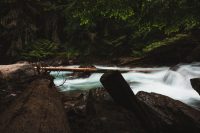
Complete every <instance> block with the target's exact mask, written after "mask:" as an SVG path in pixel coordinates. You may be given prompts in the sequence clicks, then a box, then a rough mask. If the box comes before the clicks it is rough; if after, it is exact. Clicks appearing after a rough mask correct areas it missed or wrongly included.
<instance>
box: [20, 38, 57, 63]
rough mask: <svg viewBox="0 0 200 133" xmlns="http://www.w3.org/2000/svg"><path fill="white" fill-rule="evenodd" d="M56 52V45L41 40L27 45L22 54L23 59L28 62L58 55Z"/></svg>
mask: <svg viewBox="0 0 200 133" xmlns="http://www.w3.org/2000/svg"><path fill="white" fill-rule="evenodd" d="M56 50H57V44H56V43H54V42H51V41H49V40H45V39H41V40H37V41H35V42H33V43H31V44H30V45H27V46H26V47H25V48H24V51H23V52H22V58H24V59H28V60H42V59H45V58H47V57H52V56H54V55H56Z"/></svg>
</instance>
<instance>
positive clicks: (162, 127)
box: [100, 71, 200, 133]
mask: <svg viewBox="0 0 200 133" xmlns="http://www.w3.org/2000/svg"><path fill="white" fill-rule="evenodd" d="M100 81H101V83H102V84H103V86H104V88H105V89H106V90H107V91H108V92H109V94H110V95H111V97H112V98H113V99H114V100H115V102H117V103H118V104H120V105H121V106H124V107H125V108H127V109H129V110H130V111H132V112H133V113H134V114H135V115H136V116H137V118H138V119H139V120H140V121H141V124H142V125H143V126H144V129H145V130H146V132H148V133H149V132H152V133H161V132H162V133H169V132H170V133H174V132H178V131H180V132H182V131H193V132H194V133H197V132H198V131H199V129H200V126H199V125H200V124H199V122H198V121H199V120H197V121H195V120H193V119H192V118H191V117H189V116H187V115H188V114H189V113H188V114H187V115H186V114H185V113H184V112H181V111H179V110H176V109H175V110H176V112H175V113H176V115H173V117H172V118H171V116H167V114H170V113H171V112H169V113H166V112H165V111H168V110H167V108H166V110H165V109H164V110H159V109H155V108H153V107H152V105H150V104H148V103H147V102H144V100H146V101H148V98H147V99H143V100H140V99H138V97H136V96H135V95H134V93H133V91H132V90H131V88H130V86H129V85H128V83H127V82H126V81H125V79H124V78H123V77H122V75H121V74H120V72H119V71H115V72H110V73H106V74H104V75H103V76H102V77H101V79H100ZM169 99H170V98H169ZM157 102H159V100H158V101H157ZM170 102H175V100H171V101H170ZM179 105H180V104H179ZM183 105H185V104H182V106H183ZM185 106H186V105H185ZM174 107H175V108H176V106H174ZM187 109H188V108H187ZM193 110H194V109H192V108H191V107H190V108H189V109H188V112H189V111H190V112H194V111H193ZM169 111H170V110H169ZM196 112H197V114H200V112H199V111H196ZM175 113H173V114H175ZM163 114H166V116H165V115H163ZM177 118H178V119H179V120H180V121H179V122H180V123H176V119H177ZM181 118H183V119H181ZM174 121H175V122H174ZM181 121H188V122H189V123H190V124H189V126H185V125H184V124H185V123H187V122H185V123H184V122H182V123H181ZM191 123H192V124H191Z"/></svg>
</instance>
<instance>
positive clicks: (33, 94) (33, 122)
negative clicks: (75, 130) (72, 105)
mask: <svg viewBox="0 0 200 133" xmlns="http://www.w3.org/2000/svg"><path fill="white" fill-rule="evenodd" d="M69 132H70V130H69V126H68V121H67V117H66V114H65V112H64V107H63V105H62V103H61V99H60V96H59V93H58V92H57V90H56V88H55V87H54V86H52V85H51V81H50V80H48V79H42V78H41V79H36V80H34V81H33V82H32V83H31V84H30V85H29V86H28V87H27V88H26V89H25V91H24V92H23V93H22V94H21V95H20V96H19V97H17V98H16V100H15V101H13V103H12V104H11V105H10V106H9V107H8V108H7V109H6V110H5V111H4V112H2V113H1V114H0V133H69Z"/></svg>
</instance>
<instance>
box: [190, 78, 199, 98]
mask: <svg viewBox="0 0 200 133" xmlns="http://www.w3.org/2000/svg"><path fill="white" fill-rule="evenodd" d="M190 82H191V85H192V87H193V88H194V90H195V91H196V92H197V93H198V94H199V95H200V78H194V79H190Z"/></svg>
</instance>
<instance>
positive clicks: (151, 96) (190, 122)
mask: <svg viewBox="0 0 200 133" xmlns="http://www.w3.org/2000/svg"><path fill="white" fill-rule="evenodd" d="M136 96H137V98H138V99H139V100H141V101H142V102H144V103H146V104H147V105H148V106H149V107H150V108H152V109H153V110H155V111H156V112H157V114H158V115H160V117H161V118H162V119H163V120H164V121H165V122H166V126H167V127H168V128H169V130H171V132H174V133H175V132H192V133H198V132H199V131H200V111H199V110H196V109H194V108H192V107H190V106H188V105H186V104H184V103H182V102H180V101H177V100H174V99H171V98H169V97H167V96H164V95H160V94H156V93H147V92H138V94H137V95H136Z"/></svg>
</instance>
